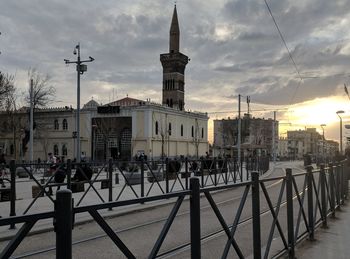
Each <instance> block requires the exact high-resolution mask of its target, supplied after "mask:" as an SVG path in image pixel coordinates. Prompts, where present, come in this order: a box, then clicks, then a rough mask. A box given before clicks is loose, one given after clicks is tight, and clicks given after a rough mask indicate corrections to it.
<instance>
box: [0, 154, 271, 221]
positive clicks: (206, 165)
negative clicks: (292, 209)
mask: <svg viewBox="0 0 350 259" xmlns="http://www.w3.org/2000/svg"><path fill="white" fill-rule="evenodd" d="M268 165H269V159H268V158H260V159H259V160H258V159H256V160H254V161H253V160H246V162H245V163H244V168H245V173H246V175H247V176H246V179H243V178H244V177H243V172H242V171H241V170H240V169H239V168H238V165H237V162H236V161H235V160H233V159H218V158H212V159H200V160H192V159H187V158H184V159H178V160H170V159H165V160H161V161H144V160H140V161H132V162H130V161H128V162H124V161H112V160H109V161H108V162H105V163H101V162H100V163H73V162H71V161H70V160H67V162H66V163H61V164H57V165H55V167H54V168H50V166H51V165H50V164H45V163H40V164H37V163H26V164H22V163H15V161H11V162H10V165H9V171H10V172H9V174H8V175H9V176H10V179H8V182H9V183H10V188H9V191H10V195H9V197H10V208H9V210H10V213H9V215H10V216H15V215H18V214H23V215H25V214H27V213H28V212H30V211H31V209H32V208H33V206H34V205H35V204H36V202H37V201H38V199H39V198H41V197H43V196H45V197H46V198H47V199H49V200H50V202H51V203H52V205H53V204H54V194H53V191H52V190H53V188H57V190H58V189H60V188H61V187H63V188H66V189H70V190H72V191H73V192H80V193H81V195H79V196H77V197H75V201H76V203H75V207H77V206H81V205H82V203H83V201H86V196H87V194H88V192H89V191H92V192H93V193H94V194H96V197H97V198H98V202H102V203H106V202H112V201H113V200H120V199H122V198H125V197H126V198H128V199H130V194H128V195H127V191H128V190H129V191H131V195H132V196H133V197H134V198H143V197H148V196H150V195H159V194H165V193H170V192H174V191H180V190H188V189H189V179H190V178H191V177H198V178H199V179H200V184H201V187H202V188H203V187H206V186H217V185H226V184H229V183H236V182H242V181H244V180H248V178H249V175H250V172H251V170H252V169H254V170H259V172H260V173H261V174H263V173H265V172H266V171H267V170H268ZM87 169H89V170H87ZM18 171H21V174H24V175H22V177H23V176H25V177H26V178H27V179H28V180H23V179H21V180H19V179H18V178H17V177H16V174H17V172H18ZM77 175H78V177H77ZM113 177H116V178H117V179H116V181H115V182H114V181H113ZM77 178H79V179H77ZM119 178H121V180H119ZM26 181H30V182H33V184H34V185H33V186H32V195H33V196H32V199H31V200H30V199H28V197H21V198H22V200H28V204H27V205H26V207H25V208H23V211H20V212H17V211H16V201H17V200H18V196H19V194H18V190H17V188H16V186H17V185H18V184H23V183H25V182H26ZM100 182H101V188H100V189H98V187H97V186H96V183H100ZM102 182H103V183H102ZM102 184H104V185H103V186H104V188H103V189H108V191H107V192H106V191H104V192H101V191H102ZM117 184H119V185H120V186H121V188H120V189H119V190H117V188H115V186H116V185H117ZM84 185H87V188H85V187H84ZM27 188H28V186H27ZM0 191H1V190H0ZM115 192H116V193H115ZM17 210H18V209H17Z"/></svg>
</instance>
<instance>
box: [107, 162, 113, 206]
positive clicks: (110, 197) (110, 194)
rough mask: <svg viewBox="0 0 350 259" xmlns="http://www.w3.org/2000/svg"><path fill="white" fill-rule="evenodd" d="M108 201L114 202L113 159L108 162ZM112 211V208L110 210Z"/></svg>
mask: <svg viewBox="0 0 350 259" xmlns="http://www.w3.org/2000/svg"><path fill="white" fill-rule="evenodd" d="M108 201H109V202H112V201H113V161H112V159H109V160H108ZM108 210H112V207H110V208H108Z"/></svg>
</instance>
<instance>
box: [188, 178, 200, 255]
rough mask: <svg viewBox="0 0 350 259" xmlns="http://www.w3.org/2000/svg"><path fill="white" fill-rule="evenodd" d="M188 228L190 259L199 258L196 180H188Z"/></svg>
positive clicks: (197, 180)
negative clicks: (189, 233)
mask: <svg viewBox="0 0 350 259" xmlns="http://www.w3.org/2000/svg"><path fill="white" fill-rule="evenodd" d="M190 190H191V197H190V224H191V226H190V228H191V258H192V259H199V258H201V221H200V219H201V216H200V185H199V179H198V178H195V177H193V178H191V179H190Z"/></svg>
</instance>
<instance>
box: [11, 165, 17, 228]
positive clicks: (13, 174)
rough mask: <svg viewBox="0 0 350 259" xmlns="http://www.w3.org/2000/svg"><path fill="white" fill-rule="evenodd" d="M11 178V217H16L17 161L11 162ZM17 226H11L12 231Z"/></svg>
mask: <svg viewBox="0 0 350 259" xmlns="http://www.w3.org/2000/svg"><path fill="white" fill-rule="evenodd" d="M10 177H11V184H10V188H11V189H10V192H11V194H10V198H11V200H10V217H12V216H16V164H15V160H11V161H10ZM15 228H16V226H15V224H11V225H10V229H15Z"/></svg>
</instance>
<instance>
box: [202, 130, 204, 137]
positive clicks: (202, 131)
mask: <svg viewBox="0 0 350 259" xmlns="http://www.w3.org/2000/svg"><path fill="white" fill-rule="evenodd" d="M202 138H204V129H203V128H202Z"/></svg>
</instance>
